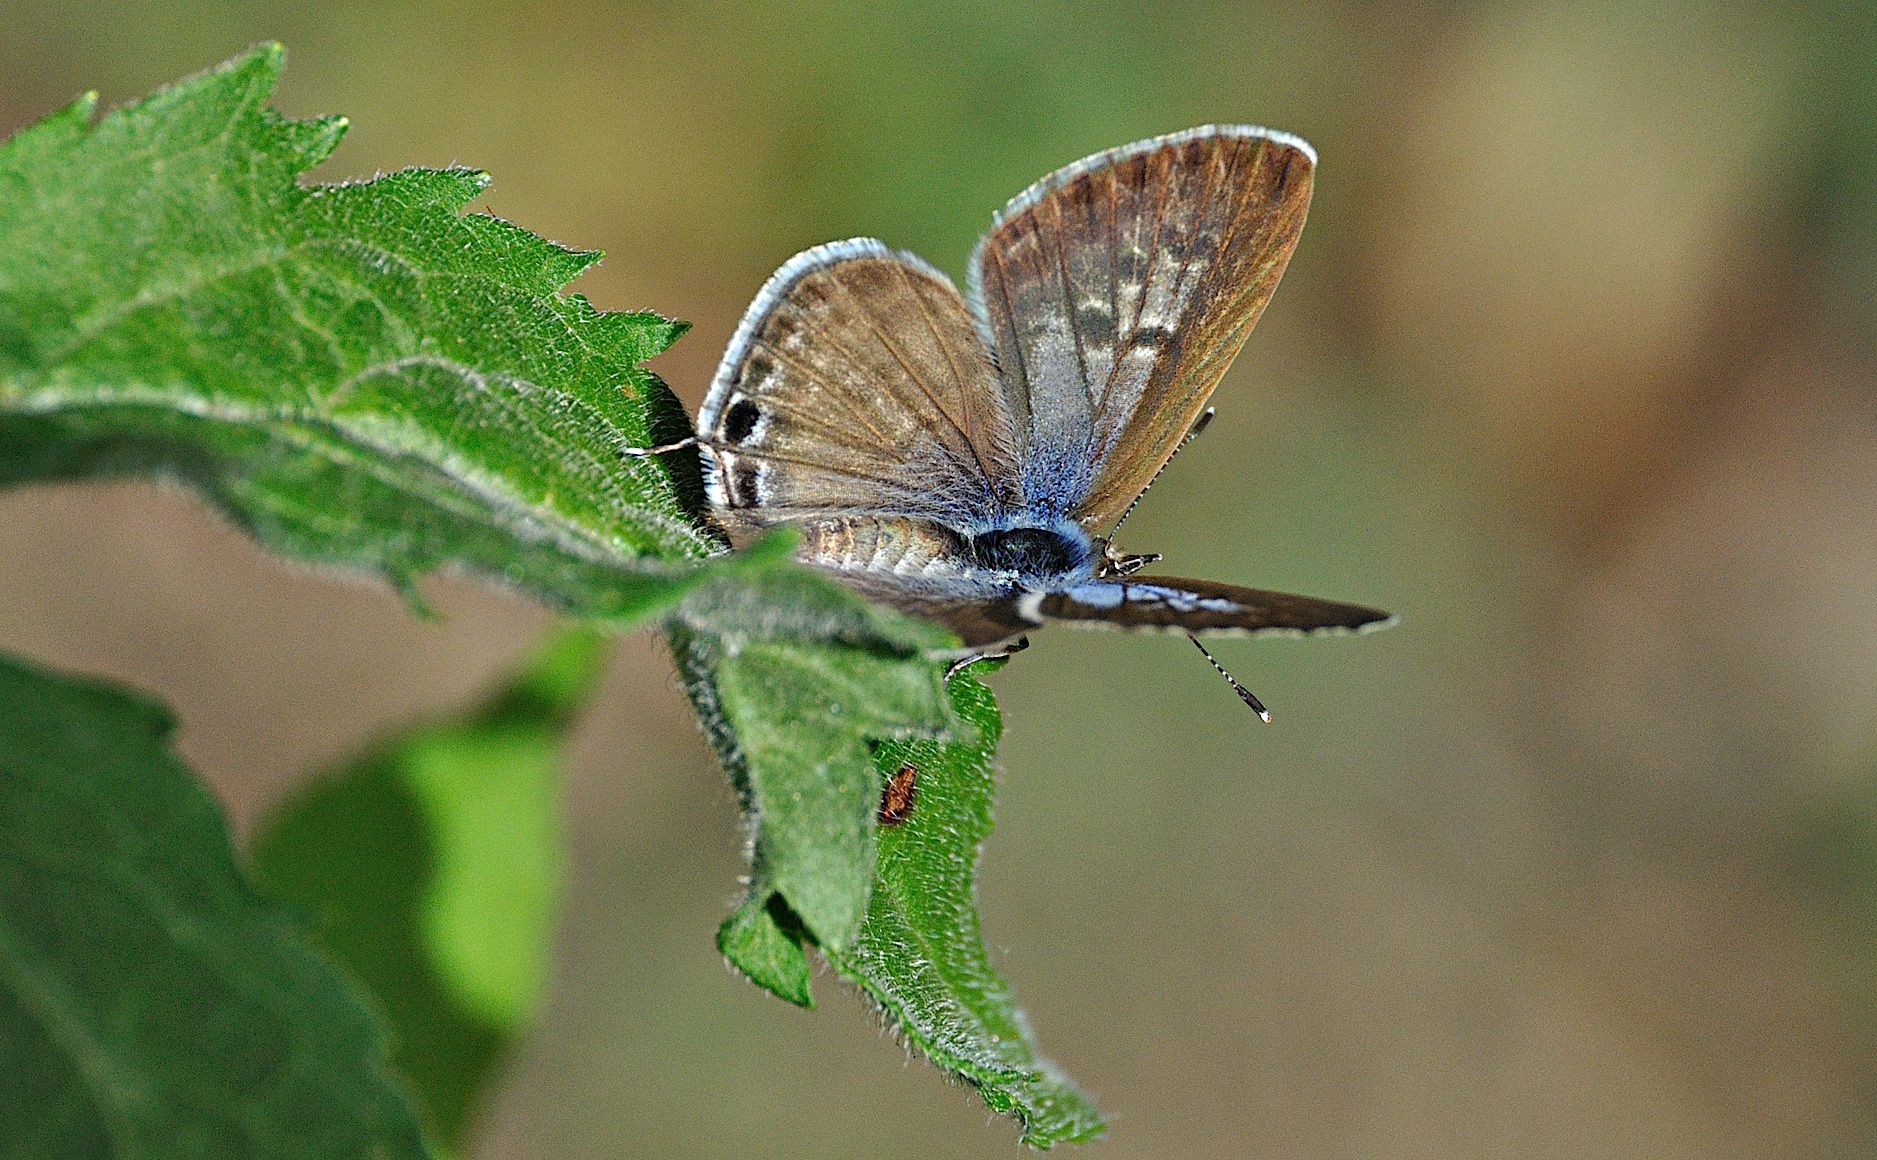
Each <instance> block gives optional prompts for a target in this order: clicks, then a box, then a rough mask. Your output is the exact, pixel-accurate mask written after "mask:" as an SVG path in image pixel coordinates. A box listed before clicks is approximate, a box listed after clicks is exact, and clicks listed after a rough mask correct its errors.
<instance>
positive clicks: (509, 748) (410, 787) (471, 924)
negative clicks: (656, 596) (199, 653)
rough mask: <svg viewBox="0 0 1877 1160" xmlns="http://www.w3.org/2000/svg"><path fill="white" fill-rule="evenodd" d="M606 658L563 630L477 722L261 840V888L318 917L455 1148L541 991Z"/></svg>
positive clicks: (310, 794)
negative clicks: (567, 751)
mask: <svg viewBox="0 0 1877 1160" xmlns="http://www.w3.org/2000/svg"><path fill="white" fill-rule="evenodd" d="M604 645H605V638H603V637H601V636H600V635H598V634H596V633H594V632H592V631H590V630H587V629H568V630H564V631H562V632H561V633H559V634H558V635H556V636H555V637H554V639H553V640H551V641H550V642H549V643H548V644H547V646H546V647H545V648H543V650H542V651H541V653H540V655H539V656H538V657H536V658H535V660H534V661H533V662H532V663H530V664H529V665H528V666H527V667H526V668H525V669H524V670H523V671H521V672H520V673H519V674H517V675H516V676H515V677H514V678H512V679H511V680H510V681H509V682H508V683H507V684H506V685H505V686H504V687H503V688H502V689H501V690H499V691H498V692H497V693H496V694H495V695H494V696H493V697H492V698H491V699H490V700H489V701H488V702H486V703H485V704H483V705H482V706H480V707H479V708H476V709H474V710H472V711H470V712H468V713H465V714H463V715H462V716H460V717H457V718H454V719H451V720H446V721H438V722H431V723H427V724H424V725H420V726H417V727H415V728H413V729H411V730H409V731H407V732H406V733H404V734H402V735H400V736H398V737H395V738H392V739H390V740H389V741H386V742H384V743H383V744H381V745H378V746H376V747H374V748H373V749H372V750H370V751H369V752H367V753H365V754H363V755H362V756H360V757H359V758H357V759H356V760H354V761H352V762H350V763H348V764H347V765H345V766H344V767H342V768H340V769H337V770H334V771H333V772H331V773H329V774H326V775H324V776H322V777H320V778H317V779H315V780H314V781H313V782H312V783H311V784H310V785H309V786H308V787H307V789H306V790H304V791H303V792H302V793H301V794H300V795H299V796H298V797H297V798H295V799H294V800H292V801H290V802H288V803H286V804H285V805H284V806H283V807H282V808H281V809H280V810H279V811H278V812H277V813H276V814H275V815H274V817H273V818H272V819H270V821H269V822H268V824H267V826H266V827H265V828H264V829H263V831H262V832H261V834H260V836H259V837H258V839H257V840H256V842H255V846H254V851H253V862H254V868H255V873H256V876H257V877H258V878H259V879H260V880H261V881H262V882H263V883H264V884H265V885H266V887H267V888H268V890H269V891H270V892H271V893H273V894H275V895H276V896H278V897H281V898H284V899H287V900H289V901H291V902H294V903H296V904H298V905H300V906H302V907H305V908H306V909H307V910H308V911H310V912H311V913H313V914H315V915H317V916H318V920H319V921H318V925H317V927H316V933H317V935H318V937H319V938H320V939H321V940H322V941H323V942H324V943H325V945H326V947H327V948H328V950H329V951H330V952H331V953H332V955H333V957H334V958H336V959H337V960H338V961H340V962H341V963H343V964H345V966H346V967H347V968H348V969H350V970H351V971H352V972H353V974H355V975H356V976H357V977H358V978H359V979H360V980H361V981H362V982H364V983H365V985H366V986H367V987H369V988H370V989H371V991H372V992H373V994H374V995H375V996H376V997H377V998H378V1001H379V1003H380V1005H381V1006H382V1007H383V1009H384V1011H385V1013H386V1016H387V1018H388V1019H389V1020H390V1022H391V1025H392V1028H393V1030H394V1031H395V1032H396V1040H395V1045H394V1049H393V1055H392V1059H393V1062H394V1063H395V1064H396V1065H397V1066H398V1067H399V1068H400V1069H401V1070H402V1071H403V1072H404V1074H405V1075H406V1076H407V1077H408V1078H409V1080H410V1082H411V1086H412V1087H413V1088H414V1089H415V1091H416V1093H417V1095H418V1097H419V1100H420V1102H421V1103H422V1105H423V1108H424V1111H425V1113H426V1117H427V1119H428V1121H429V1124H430V1127H431V1129H432V1131H433V1132H434V1133H435V1134H436V1137H437V1138H438V1139H439V1140H442V1141H445V1142H447V1143H448V1144H450V1145H451V1146H453V1147H460V1146H461V1145H462V1144H463V1143H464V1142H465V1136H466V1134H467V1131H468V1129H469V1127H470V1126H471V1120H472V1118H473V1114H474V1111H475V1101H476V1098H477V1096H478V1095H479V1094H480V1092H481V1090H482V1089H483V1087H484V1086H485V1085H486V1083H487V1081H488V1080H489V1078H490V1076H491V1074H492V1072H493V1070H494V1068H495V1067H496V1065H497V1064H498V1063H499V1062H500V1060H501V1057H502V1055H503V1054H504V1052H505V1050H506V1049H507V1048H508V1046H509V1045H510V1044H511V1043H512V1042H513V1041H514V1039H515V1037H516V1036H517V1035H518V1034H519V1033H520V1032H521V1031H523V1030H525V1029H526V1028H527V1026H528V1025H529V1024H530V1023H531V1022H532V1020H533V1017H534V1015H535V1012H536V1010H537V1009H538V1007H539V1004H540V999H541V995H542V992H543V989H544V987H545V984H546V981H547V972H548V969H549V966H550V965H551V962H552V950H553V937H554V920H555V917H556V914H557V911H558V907H559V903H560V894H561V880H562V872H563V863H564V853H563V842H562V834H561V816H560V754H561V747H562V744H563V742H564V740H565V737H566V733H567V730H568V729H569V727H570V726H571V725H572V723H573V720H574V718H575V715H576V714H577V713H578V712H579V710H580V709H581V708H582V707H583V706H584V705H585V703H586V701H587V698H588V696H589V694H590V693H591V692H592V690H593V687H594V684H595V682H596V681H597V680H598V677H599V674H600V671H601V666H602V664H603V662H604V659H605V655H606V653H605V648H604Z"/></svg>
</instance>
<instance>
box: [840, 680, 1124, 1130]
mask: <svg viewBox="0 0 1877 1160" xmlns="http://www.w3.org/2000/svg"><path fill="white" fill-rule="evenodd" d="M950 693H951V702H952V706H953V708H954V709H955V710H956V712H957V714H958V716H959V717H961V718H963V719H964V720H965V721H967V722H969V723H970V724H971V725H972V726H973V727H974V728H975V730H976V738H975V740H974V741H971V742H963V741H953V742H942V741H935V740H914V741H904V742H893V743H889V744H886V745H883V746H881V747H880V749H879V752H878V754H877V755H876V758H877V761H878V764H879V769H880V772H881V775H882V776H883V777H890V776H892V775H893V774H894V773H895V772H897V771H899V770H900V769H901V767H903V766H911V767H912V774H911V776H912V778H913V799H912V802H913V804H912V808H911V810H910V812H909V813H908V815H907V817H906V820H905V821H904V822H902V823H900V824H898V825H893V826H882V827H881V832H880V837H879V860H878V869H877V871H876V873H875V877H874V883H873V892H872V896H871V898H870V899H869V901H868V905H867V918H866V922H865V923H864V924H862V926H861V928H860V936H859V938H857V939H856V940H855V941H854V943H853V945H852V946H851V947H848V948H835V947H827V946H824V947H823V948H822V949H823V953H825V954H826V955H827V957H828V961H829V962H831V963H832V964H833V965H834V967H835V969H836V970H838V971H839V972H840V973H841V974H842V975H844V976H846V977H847V978H848V979H849V980H851V981H852V982H854V983H855V984H856V985H858V986H859V987H860V988H861V989H862V990H863V991H864V992H865V993H866V994H867V995H868V996H869V997H870V998H871V999H872V1000H873V1001H874V1002H876V1003H878V1004H879V1005H880V1007H881V1008H882V1010H884V1011H885V1013H886V1014H887V1016H888V1017H889V1018H890V1019H891V1020H892V1021H893V1022H894V1023H895V1024H896V1025H897V1026H898V1027H899V1029H900V1031H901V1032H902V1033H903V1034H904V1035H905V1036H906V1038H907V1039H908V1040H909V1041H911V1043H912V1044H913V1045H914V1046H916V1047H917V1048H918V1049H919V1050H920V1051H921V1052H923V1053H924V1054H925V1056H926V1058H928V1059H930V1060H931V1061H932V1062H934V1063H936V1064H938V1065H939V1066H940V1067H942V1068H944V1069H946V1070H947V1071H950V1072H953V1073H955V1074H956V1075H958V1076H959V1077H960V1078H962V1079H964V1080H965V1081H966V1082H968V1083H970V1084H971V1085H972V1086H973V1087H975V1088H976V1089H977V1091H978V1094H979V1095H980V1096H982V1097H983V1099H984V1102H985V1104H986V1105H988V1106H989V1107H990V1108H991V1109H992V1110H993V1111H997V1112H1002V1113H1005V1114H1008V1115H1013V1116H1016V1117H1017V1118H1018V1119H1019V1120H1020V1121H1021V1122H1022V1124H1023V1142H1024V1143H1025V1144H1029V1145H1031V1146H1032V1147H1036V1148H1049V1147H1051V1146H1053V1145H1055V1144H1058V1143H1062V1142H1065V1141H1068V1142H1075V1143H1081V1142H1084V1141H1087V1140H1092V1139H1094V1138H1095V1137H1097V1136H1099V1135H1101V1133H1102V1130H1103V1129H1102V1121H1101V1116H1100V1113H1098V1112H1097V1111H1096V1110H1095V1106H1094V1104H1092V1103H1091V1102H1089V1100H1088V1098H1087V1097H1086V1096H1084V1095H1083V1094H1082V1093H1081V1092H1079V1091H1077V1090H1076V1089H1075V1087H1074V1085H1072V1084H1071V1083H1070V1082H1069V1080H1068V1078H1067V1077H1066V1076H1064V1075H1063V1074H1062V1073H1061V1072H1059V1071H1058V1070H1057V1069H1056V1068H1055V1067H1054V1066H1053V1065H1052V1064H1050V1063H1049V1062H1048V1061H1047V1060H1045V1059H1043V1058H1042V1057H1041V1056H1040V1055H1039V1054H1038V1053H1037V1051H1036V1047H1035V1045H1034V1044H1033V1043H1032V1042H1031V1040H1030V1034H1029V1028H1028V1027H1027V1026H1026V1025H1025V1023H1024V1020H1023V1016H1022V1014H1021V1013H1020V1012H1019V1011H1018V1010H1017V1008H1016V1002H1015V1000H1014V998H1013V997H1012V995H1011V993H1010V985H1009V983H1007V982H1006V981H1005V979H1004V977H1003V975H1002V974H1001V973H999V972H998V971H997V969H996V968H995V967H993V966H992V965H991V962H990V958H989V956H987V955H986V954H985V951H984V941H983V937H982V935H981V934H980V932H979V928H978V914H977V884H976V865H977V852H978V848H979V846H980V845H982V843H983V841H984V839H985V838H986V837H988V836H989V834H990V832H991V798H992V792H993V789H994V784H993V778H992V771H993V767H994V761H993V755H994V753H995V751H996V748H997V739H998V736H999V734H1000V733H1002V731H1003V724H1002V720H1001V718H1000V717H999V715H998V712H997V702H996V701H995V700H994V699H993V698H992V696H991V693H990V690H989V689H987V688H985V687H984V686H983V685H982V684H980V683H979V682H977V681H976V680H974V679H973V678H972V677H971V675H970V674H969V673H960V674H959V675H957V676H955V677H953V678H952V680H951V683H950Z"/></svg>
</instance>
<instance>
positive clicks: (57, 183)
mask: <svg viewBox="0 0 1877 1160" xmlns="http://www.w3.org/2000/svg"><path fill="white" fill-rule="evenodd" d="M280 64H281V52H280V49H279V48H278V46H263V47H261V48H257V49H255V50H253V51H251V52H248V53H246V54H244V55H243V56H240V57H237V58H236V59H234V60H232V61H230V62H229V63H227V64H225V65H222V66H221V67H219V68H216V69H213V70H211V71H209V72H206V73H203V74H200V75H198V76H196V77H193V78H190V79H188V80H185V81H182V82H180V83H178V84H177V85H175V86H173V87H170V88H167V89H164V90H160V91H159V92H157V93H156V94H154V95H153V96H151V97H149V98H147V99H145V100H143V101H140V102H138V103H136V104H133V105H130V106H127V107H125V108H122V109H118V110H116V111H114V112H111V113H108V114H106V115H105V116H104V117H102V118H101V119H100V120H98V121H97V122H96V123H95V124H88V120H89V118H90V115H91V110H92V99H91V98H84V99H81V100H79V101H77V102H75V103H74V104H73V105H71V106H70V107H69V108H67V109H65V110H64V111H63V112H61V113H57V114H54V115H53V116H51V117H48V118H46V119H45V120H43V121H41V122H40V123H38V124H36V125H34V126H32V127H30V128H28V129H25V130H23V131H21V132H20V133H18V134H16V135H15V136H14V137H13V138H12V139H10V140H9V141H7V142H6V143H5V144H4V145H0V483H6V482H21V481H28V480H35V479H49V478H74V477H90V476H100V475H120V474H146V475H147V474H159V475H164V476H167V477H170V478H175V479H179V480H182V481H185V482H187V483H189V484H191V485H193V486H195V487H196V488H197V489H198V490H200V491H201V492H202V493H203V494H204V495H206V496H207V497H208V498H209V499H210V500H211V501H212V502H213V503H215V504H216V505H217V506H218V507H220V508H221V509H222V510H223V511H225V512H226V513H228V514H229V515H230V516H232V517H233V518H234V519H235V520H237V521H238V522H240V523H241V524H242V525H243V526H245V527H247V528H248V529H250V530H251V531H252V532H254V534H255V535H257V536H258V537H260V538H261V539H262V540H263V541H264V542H265V543H267V544H268V545H269V546H270V547H273V548H274V549H276V550H278V551H282V552H285V553H287V554H289V555H292V556H296V557H299V558H302V559H308V560H313V561H317V562H321V563H328V564H335V565H342V566H347V567H354V568H363V569H369V570H372V571H375V572H377V573H379V574H381V575H383V576H385V577H387V578H388V579H390V580H391V581H393V582H394V583H397V584H399V585H400V586H404V587H406V588H407V589H408V586H409V585H410V584H411V583H412V581H413V580H414V578H415V577H416V576H418V575H419V574H421V573H423V572H425V571H427V570H430V569H433V568H436V567H438V566H440V565H443V564H446V563H448V564H456V565H460V566H464V567H467V568H470V569H473V570H476V571H479V572H482V573H484V574H486V575H490V576H492V577H495V578H498V579H501V580H504V581H506V582H508V583H510V584H513V585H516V586H519V587H522V588H525V589H527V590H529V591H531V592H533V593H534V594H536V595H537V596H539V597H540V598H542V599H544V600H546V601H547V602H549V603H550V604H553V605H555V606H557V607H561V608H565V609H568V610H572V611H577V612H581V613H585V614H588V615H598V616H612V617H630V616H633V615H639V614H643V613H644V612H646V611H649V610H651V609H653V608H656V607H657V606H659V605H660V604H662V603H663V602H664V601H666V600H669V599H671V598H672V597H674V596H675V595H676V594H677V592H678V591H679V589H680V587H681V585H682V583H683V581H684V580H685V579H686V578H687V577H688V576H689V575H690V574H691V571H692V570H691V569H690V568H687V567H685V565H687V564H690V563H692V562H694V561H696V560H699V559H701V558H703V557H705V556H707V555H709V554H711V553H712V552H713V551H715V550H716V546H715V543H714V541H713V540H712V539H711V537H710V536H709V535H708V534H707V533H705V532H704V531H702V530H700V528H699V526H698V525H697V524H696V522H695V521H694V520H693V519H692V518H691V515H690V514H689V513H687V511H686V510H685V509H686V505H685V503H684V501H683V499H682V498H681V496H680V485H681V484H682V483H683V482H684V481H682V480H678V481H675V482H674V476H673V472H674V471H677V472H682V471H683V470H684V467H683V466H682V465H673V464H667V463H666V462H664V458H667V457H659V458H633V457H629V456H625V455H622V450H623V449H628V448H636V447H644V446H647V445H648V444H650V443H654V442H657V441H658V440H659V439H661V438H668V437H671V436H673V435H675V434H682V433H684V432H685V431H687V430H688V425H687V423H686V421H685V419H684V416H683V414H682V410H681V408H679V407H678V405H677V403H676V401H675V400H674V399H673V398H672V396H671V394H670V392H669V391H668V390H667V389H666V388H665V387H664V386H663V384H661V383H659V382H658V381H657V380H656V378H654V377H653V376H652V375H651V374H650V373H648V372H646V371H645V370H643V369H642V368H641V367H640V364H641V363H642V362H643V361H644V360H645V359H647V358H650V357H651V356H652V355H654V354H657V353H658V352H659V351H661V350H663V349H664V348H665V347H666V346H668V345H669V344H670V343H671V341H672V340H673V339H674V338H676V337H677V336H678V334H679V333H681V332H682V330H683V325H682V324H680V323H676V322H672V321H669V320H667V319H664V318H660V317H658V316H657V315H653V314H643V313H642V314H622V313H602V312H599V311H596V310H594V309H593V308H592V307H591V306H590V305H589V304H588V303H587V301H586V299H584V298H582V297H581V296H579V295H562V294H561V293H560V292H559V291H560V288H561V287H562V286H563V285H564V284H565V283H566V282H567V280H568V279H570V278H572V277H573V276H574V275H575V274H577V273H579V272H580V271H581V270H582V269H584V268H585V267H587V266H588V265H590V264H591V263H593V262H594V261H596V260H597V259H598V257H599V255H598V254H595V253H576V252H574V251H571V250H567V249H564V248H562V247H560V246H557V245H555V244H553V243H551V242H548V241H546V240H544V239H541V238H538V237H535V236H534V235H532V234H530V233H528V232H526V231H524V230H521V229H519V228H517V227H515V226H511V225H509V224H508V223H506V222H503V221H499V220H497V219H495V218H493V217H487V216H481V215H474V214H471V215H465V214H463V213H462V212H461V211H462V209H463V207H464V206H465V205H466V204H467V203H468V202H469V201H470V199H471V198H473V197H474V196H475V195H476V194H477V193H478V192H479V191H481V190H482V188H483V187H484V186H485V185H486V184H487V182H488V179H487V178H486V177H485V176H483V175H482V174H480V173H476V172H473V171H470V170H466V169H447V170H422V169H410V170H404V171H402V172H398V173H393V174H389V175H386V176H382V177H379V178H376V179H374V180H371V181H366V182H358V183H351V184H345V185H337V186H310V187H302V186H301V185H299V184H298V183H297V181H296V175H298V174H299V173H301V172H302V171H304V170H306V169H307V168H309V167H310V166H312V165H314V164H316V163H317V162H319V161H320V160H322V159H324V158H325V157H326V155H327V154H328V153H330V152H331V150H332V148H333V147H334V146H335V145H336V144H337V143H338V140H339V137H340V134H341V133H342V132H343V131H344V128H345V122H344V121H343V120H342V119H340V118H321V119H316V120H309V121H288V120H283V119H282V118H280V117H279V116H278V115H276V114H275V113H274V112H272V111H271V110H270V109H268V107H267V104H266V102H267V98H268V96H269V94H270V93H271V92H272V91H273V88H274V84H275V82H276V80H277V79H278V75H279V70H280Z"/></svg>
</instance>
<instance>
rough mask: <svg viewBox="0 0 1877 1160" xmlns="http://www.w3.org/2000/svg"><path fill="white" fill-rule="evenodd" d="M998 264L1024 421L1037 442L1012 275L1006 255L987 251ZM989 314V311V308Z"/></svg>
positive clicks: (1034, 414) (999, 282)
mask: <svg viewBox="0 0 1877 1160" xmlns="http://www.w3.org/2000/svg"><path fill="white" fill-rule="evenodd" d="M987 253H988V255H989V257H990V258H991V260H992V261H993V262H995V263H996V264H997V293H998V296H999V297H1001V298H1002V299H1003V300H1004V317H1005V319H1007V320H1008V321H1009V324H1010V354H1011V357H1012V358H1014V359H1016V360H1017V379H1018V381H1019V382H1021V383H1022V384H1023V400H1024V401H1023V421H1024V422H1025V423H1026V424H1028V426H1029V428H1030V430H1029V432H1028V434H1029V443H1030V444H1031V445H1034V444H1035V443H1036V408H1035V407H1034V406H1032V405H1031V403H1030V368H1029V367H1027V366H1026V365H1024V361H1023V342H1022V341H1021V340H1020V339H1019V338H1018V337H1017V308H1016V303H1014V302H1012V301H1011V300H1010V277H1009V275H1007V274H1005V273H1004V255H1003V254H1002V253H1001V252H1000V251H998V250H995V249H992V250H988V251H987ZM986 313H987V314H988V313H989V311H988V310H987V311H986Z"/></svg>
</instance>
